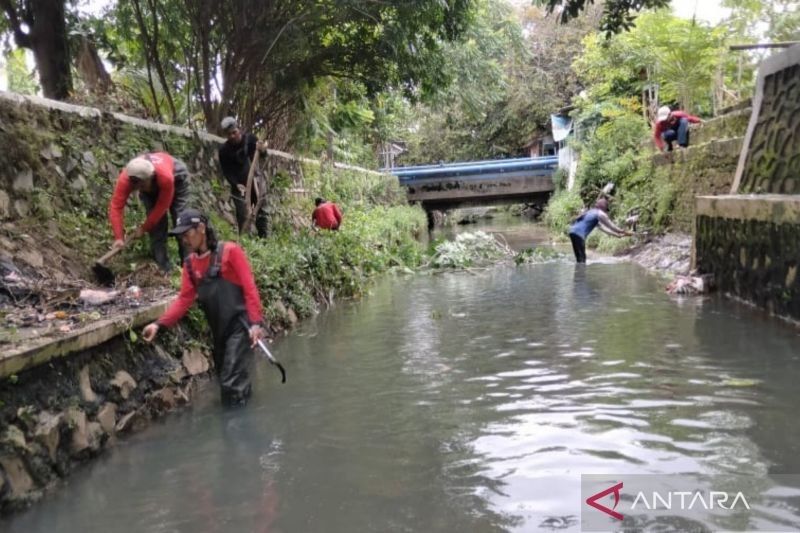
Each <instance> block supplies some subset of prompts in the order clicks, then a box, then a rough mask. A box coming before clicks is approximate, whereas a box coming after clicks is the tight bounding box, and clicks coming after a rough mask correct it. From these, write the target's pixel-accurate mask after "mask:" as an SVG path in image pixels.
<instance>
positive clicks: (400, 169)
mask: <svg viewBox="0 0 800 533" xmlns="http://www.w3.org/2000/svg"><path fill="white" fill-rule="evenodd" d="M549 157H551V156H545V157H540V158H533V157H514V158H509V159H482V160H479V161H458V162H456V163H431V164H428V165H411V166H407V167H395V168H383V169H381V172H388V173H389V174H395V173H397V172H400V173H404V172H407V171H409V170H410V171H415V170H427V169H429V168H456V167H466V166H473V165H491V164H494V163H517V162H519V161H532V160H534V159H544V158H549Z"/></svg>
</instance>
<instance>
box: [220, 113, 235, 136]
mask: <svg viewBox="0 0 800 533" xmlns="http://www.w3.org/2000/svg"><path fill="white" fill-rule="evenodd" d="M219 127H220V128H221V129H222V131H224V132H225V133H227V132H229V131H230V130H232V129H235V128H238V127H239V123H238V122H236V119H235V118H233V117H225V118H223V119H222V122H220V123H219Z"/></svg>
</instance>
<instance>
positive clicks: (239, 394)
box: [142, 209, 264, 405]
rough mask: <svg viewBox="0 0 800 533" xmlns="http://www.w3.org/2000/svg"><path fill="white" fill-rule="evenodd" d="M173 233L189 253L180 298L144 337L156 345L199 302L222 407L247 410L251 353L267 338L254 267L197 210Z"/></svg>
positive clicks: (183, 217) (182, 218)
mask: <svg viewBox="0 0 800 533" xmlns="http://www.w3.org/2000/svg"><path fill="white" fill-rule="evenodd" d="M170 233H171V234H173V235H179V236H180V238H181V240H182V242H183V244H184V246H185V247H186V250H187V252H191V253H190V255H189V256H188V257H187V258H186V259H185V260H184V263H183V275H182V278H181V289H180V293H179V294H178V298H177V299H176V300H175V301H174V302H173V303H172V304H171V305H170V306H169V308H168V309H167V310H166V311H165V312H164V314H163V315H161V317H160V318H159V319H158V320H156V321H155V322H153V323H152V324H149V325H147V326H146V327H145V328H144V331H143V333H142V336H143V338H144V340H146V341H147V342H150V341H152V340H153V339H154V338H155V336H156V334H157V333H158V330H159V329H160V328H162V327H171V326H174V325H175V324H176V323H177V322H178V321H179V320H180V319H181V318H183V316H184V315H185V314H186V313H187V311H188V310H189V308H190V307H191V306H192V304H193V303H194V301H195V299H197V300H198V301H199V302H200V307H201V308H202V310H203V313H204V314H205V316H206V319H207V320H208V324H209V327H210V328H211V334H212V337H213V340H214V352H213V354H214V364H215V366H216V369H217V375H218V376H219V384H220V389H221V393H222V402H223V403H225V404H227V405H243V404H246V403H247V399H248V398H249V396H250V365H251V363H252V357H253V356H252V354H253V352H252V348H253V347H254V346H255V345H256V343H257V342H258V340H259V339H261V338H263V337H264V329H263V328H262V327H261V325H260V324H261V322H262V311H261V299H260V297H259V295H258V289H257V288H256V284H255V280H254V279H253V273H252V270H251V269H250V263H249V262H248V260H247V257H246V256H245V253H244V250H242V248H241V247H240V246H239V245H238V244H236V243H233V242H223V241H217V238H216V235H215V234H214V230H213V229H212V228H211V226H210V225H209V223H208V218H207V217H206V216H205V215H204V214H202V213H201V212H200V211H198V210H196V209H187V210H185V211H183V212H182V213H181V214H180V215H179V216H178V222H177V224H176V225H175V228H174V229H172V230H171V231H170ZM243 318H244V320H243ZM246 324H249V329H248V328H246V327H245V325H246Z"/></svg>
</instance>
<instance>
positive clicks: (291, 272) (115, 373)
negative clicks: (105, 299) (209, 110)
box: [0, 93, 426, 512]
mask: <svg viewBox="0 0 800 533" xmlns="http://www.w3.org/2000/svg"><path fill="white" fill-rule="evenodd" d="M221 141H222V139H220V138H218V137H215V136H212V135H207V134H205V133H200V132H195V131H191V130H188V129H181V128H175V127H169V126H164V125H158V124H152V123H148V122H145V121H142V120H138V119H134V118H131V117H126V116H122V115H119V114H110V113H104V112H101V111H99V110H97V109H92V108H85V107H78V106H71V105H67V104H64V103H60V102H53V101H49V100H43V99H38V98H32V97H22V96H19V95H14V94H9V93H0V142H2V146H3V147H4V149H3V151H2V153H0V159H2V161H1V162H0V511H2V512H8V511H10V510H13V509H16V508H19V507H21V506H24V505H26V504H28V503H29V502H31V501H33V500H35V499H37V498H38V497H39V496H41V494H42V491H43V490H45V489H46V488H47V487H51V486H53V485H58V481H59V480H60V479H62V478H63V477H65V476H66V475H68V474H69V472H70V470H71V469H72V468H74V466H75V465H76V464H78V463H80V462H81V461H84V460H87V459H88V458H91V457H93V456H95V455H96V454H97V453H99V452H100V451H101V450H103V449H105V448H107V447H109V446H111V445H113V443H114V442H115V441H116V440H117V439H118V438H120V436H121V435H124V434H125V433H127V432H129V431H135V430H137V429H140V428H142V427H145V426H146V425H147V423H148V421H149V420H151V419H153V418H155V417H157V416H160V415H161V414H163V413H165V412H167V411H169V410H171V409H173V408H175V407H177V406H180V405H182V404H185V403H186V402H189V401H191V397H192V392H193V390H194V384H195V383H196V381H197V380H198V379H204V378H205V376H206V375H207V374H208V373H209V372H210V371H211V370H212V369H211V366H212V365H213V363H212V362H211V360H210V355H209V353H208V350H207V346H208V342H207V341H208V339H207V332H206V326H205V322H204V320H203V319H202V317H201V315H200V313H199V312H198V311H197V310H195V311H193V312H192V313H190V315H189V317H188V319H187V320H185V321H184V322H183V323H182V325H181V326H179V327H177V328H174V329H172V330H169V331H168V332H163V333H164V334H160V335H159V337H158V342H157V343H155V344H152V345H148V344H145V343H143V342H142V341H141V340H140V339H139V335H138V334H139V333H140V325H141V323H144V322H146V321H148V320H150V319H151V316H150V315H153V314H154V313H155V314H158V312H160V311H159V310H160V309H162V308H163V306H164V305H166V303H167V302H168V301H169V300H170V299H171V298H172V296H173V295H174V293H175V288H176V287H177V284H178V280H179V278H178V273H177V271H176V272H175V274H174V275H173V277H172V279H164V278H163V277H159V276H157V275H155V274H154V269H152V268H151V267H150V261H149V247H148V245H147V240H146V239H143V240H142V241H140V242H137V243H136V245H135V246H133V247H131V248H130V249H128V250H126V251H124V252H123V253H122V254H120V255H121V257H119V258H117V259H115V260H114V270H115V272H116V273H117V279H118V280H119V283H118V285H119V287H118V288H120V289H122V292H123V293H124V290H125V289H126V287H127V286H129V285H133V284H135V285H137V286H139V287H141V289H142V293H143V296H142V297H141V299H140V300H138V301H135V302H133V303H131V302H128V301H127V300H117V301H116V302H115V304H114V305H106V306H97V307H91V308H88V307H86V306H85V305H83V304H80V303H79V302H78V299H77V291H79V290H80V289H81V288H86V287H89V286H91V285H92V283H93V280H92V277H91V270H90V268H91V265H92V264H93V261H94V259H95V258H97V257H99V256H100V255H102V254H103V253H104V252H105V251H107V250H108V246H109V245H110V243H111V240H112V238H111V232H110V228H109V225H108V220H107V206H108V202H109V199H110V197H111V192H112V189H113V186H114V184H115V181H116V178H117V175H118V173H119V170H120V169H121V168H122V167H123V166H124V165H125V163H126V162H127V161H128V160H129V159H130V158H131V157H133V156H135V155H137V154H139V153H142V152H145V151H151V150H166V151H168V152H170V153H171V154H173V155H174V156H176V157H179V158H181V159H182V160H184V161H185V162H186V163H187V166H188V167H189V170H190V172H191V194H192V203H193V204H194V205H195V206H198V207H200V208H202V209H204V210H206V211H207V212H208V213H209V214H210V215H211V220H212V223H213V224H214V226H215V228H216V229H217V231H218V233H219V234H220V236H221V238H223V239H234V240H238V241H239V242H241V244H242V245H243V246H244V248H245V249H246V251H247V254H248V256H249V258H250V260H251V264H252V266H253V271H254V275H255V278H256V283H257V285H258V287H259V290H260V292H261V296H262V302H263V304H264V308H265V316H266V319H267V322H268V324H267V326H268V329H269V330H271V331H272V333H273V334H274V333H277V332H279V331H281V330H284V329H286V328H288V327H290V326H291V325H292V324H294V323H295V322H296V321H298V320H300V319H302V318H303V317H306V316H309V315H311V314H312V313H314V312H316V311H317V309H318V308H319V307H320V306H326V305H330V304H331V303H332V302H333V301H335V300H337V299H339V298H347V297H357V296H359V295H360V294H361V293H362V292H363V290H364V289H365V287H366V285H367V284H368V283H369V281H370V279H371V278H372V277H374V276H375V275H376V274H379V273H381V272H384V271H386V270H388V269H390V268H393V267H401V268H405V267H414V266H416V265H417V264H418V263H419V261H420V258H421V253H422V250H421V247H420V245H419V244H418V242H417V241H416V239H415V237H416V236H417V235H418V234H419V233H421V232H422V231H424V229H425V224H426V220H425V215H424V213H423V212H422V211H421V210H420V209H417V208H412V207H409V206H408V205H406V202H405V195H404V193H403V192H402V190H401V189H400V187H399V184H398V183H397V180H396V179H395V178H393V177H390V176H387V175H383V174H379V173H377V172H372V171H368V170H365V169H359V168H354V167H347V166H345V165H330V164H320V163H319V162H317V161H313V160H309V159H303V158H298V157H295V156H292V155H291V154H286V153H282V152H276V151H270V154H269V157H268V158H267V161H266V163H265V169H266V175H267V179H268V188H269V193H268V211H269V214H270V235H269V237H268V238H267V239H255V238H250V237H242V238H241V239H239V238H238V236H237V235H236V234H235V230H234V224H233V221H234V216H233V209H232V205H231V202H230V201H229V198H228V185H227V183H224V180H223V179H222V178H221V176H220V175H219V173H218V167H217V162H216V159H215V158H216V151H217V147H218V145H219V143H220V142H221ZM316 196H323V197H326V198H328V199H330V200H334V201H336V202H337V203H338V204H339V205H340V206H341V207H342V208H343V211H344V217H345V220H344V224H343V227H342V229H341V231H338V232H322V233H315V232H313V231H312V230H311V229H310V227H309V226H310V214H311V210H312V206H313V199H314V197H316ZM143 218H144V211H143V209H142V208H141V207H140V205H139V203H138V202H137V201H135V200H134V199H131V200H130V201H129V202H128V207H127V210H126V219H127V220H126V227H128V228H131V227H133V225H134V223H135V222H140V221H141V220H143ZM171 246H173V249H172V254H173V257H176V256H177V254H176V253H175V248H174V246H175V245H174V244H171ZM126 302H128V303H129V305H128V304H126ZM92 335H94V336H92ZM12 356H13V358H14V359H13V361H12V360H11V359H10V358H11V357H12ZM287 363H288V364H287ZM284 364H286V365H287V366H289V367H290V366H291V362H290V361H284Z"/></svg>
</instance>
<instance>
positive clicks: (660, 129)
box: [653, 111, 702, 150]
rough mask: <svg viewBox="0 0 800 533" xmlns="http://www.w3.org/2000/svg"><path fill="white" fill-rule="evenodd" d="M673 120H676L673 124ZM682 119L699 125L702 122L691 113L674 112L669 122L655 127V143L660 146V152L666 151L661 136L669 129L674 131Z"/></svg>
mask: <svg viewBox="0 0 800 533" xmlns="http://www.w3.org/2000/svg"><path fill="white" fill-rule="evenodd" d="M673 118H674V119H675V121H674V122H671V121H672V119H673ZM682 118H685V119H686V120H688V121H689V122H691V123H692V124H697V123H698V122H702V120H700V118H698V117H696V116H694V115H690V114H689V113H686V112H684V111H673V112H672V113H671V114H670V119H669V120H662V121H661V122H656V123H655V126H654V127H653V141H654V142H655V143H656V146H658V149H659V150H663V149H664V139H662V138H661V134H662V133H664V132H665V131H667V130H668V129H672V128H674V127H675V126H677V121H678V120H680V119H682Z"/></svg>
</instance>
